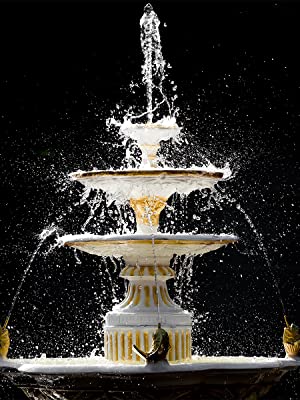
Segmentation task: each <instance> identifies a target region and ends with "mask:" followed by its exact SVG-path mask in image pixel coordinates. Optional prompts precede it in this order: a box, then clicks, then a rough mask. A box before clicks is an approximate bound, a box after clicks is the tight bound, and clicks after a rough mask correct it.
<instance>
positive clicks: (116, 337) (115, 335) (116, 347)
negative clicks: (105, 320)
mask: <svg viewBox="0 0 300 400" xmlns="http://www.w3.org/2000/svg"><path fill="white" fill-rule="evenodd" d="M118 359H119V354H118V332H115V333H114V361H118Z"/></svg>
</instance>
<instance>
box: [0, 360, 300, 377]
mask: <svg viewBox="0 0 300 400" xmlns="http://www.w3.org/2000/svg"><path fill="white" fill-rule="evenodd" d="M88 359H89V357H76V358H47V359H46V360H47V361H48V362H50V363H49V364H48V365H47V361H46V362H45V360H42V362H41V359H9V360H0V375H1V374H2V373H6V371H7V372H8V373H12V372H15V373H20V374H22V373H25V374H27V375H40V374H43V375H60V374H63V375H66V376H70V375H77V374H87V373H88V374H92V373H97V374H99V373H101V374H105V375H106V374H113V375H119V374H121V375H123V374H124V375H135V374H145V373H147V374H150V375H152V374H156V373H161V372H164V373H171V374H172V373H174V374H176V373H197V372H199V373H201V372H205V371H213V370H215V371H216V370H219V371H220V372H221V371H223V372H224V371H228V372H229V371H232V372H233V371H235V370H261V369H267V370H268V369H273V368H279V369H280V368H283V369H287V370H289V369H293V368H296V367H299V366H300V358H299V357H295V358H290V357H285V358H281V357H262V356H259V357H256V356H254V357H247V356H200V357H199V356H193V357H192V359H191V361H190V362H187V363H186V362H184V363H182V362H180V363H178V362H170V363H169V364H163V365H159V368H157V365H144V364H139V363H134V362H132V363H130V362H127V363H123V362H113V361H107V360H106V359H105V358H103V357H102V356H98V357H97V356H96V357H93V359H90V361H93V362H92V363H88V364H85V365H83V364H81V363H82V362H84V361H85V362H86V361H87V360H88ZM72 360H76V362H75V363H74V364H70V361H72ZM220 361H221V362H220ZM51 362H55V364H52V363H51Z"/></svg>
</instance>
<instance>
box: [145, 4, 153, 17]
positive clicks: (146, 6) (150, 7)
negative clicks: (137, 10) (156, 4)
mask: <svg viewBox="0 0 300 400" xmlns="http://www.w3.org/2000/svg"><path fill="white" fill-rule="evenodd" d="M144 11H145V13H147V14H149V13H151V11H153V7H152V4H151V3H148V4H146V5H145V7H144Z"/></svg>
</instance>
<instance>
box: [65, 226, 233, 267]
mask: <svg viewBox="0 0 300 400" xmlns="http://www.w3.org/2000/svg"><path fill="white" fill-rule="evenodd" d="M237 240H238V238H237V237H236V236H234V235H208V234H203V235H189V234H175V235H170V234H155V235H153V236H152V235H137V234H132V235H107V236H99V235H90V234H83V235H67V236H63V237H61V242H62V243H63V245H65V246H70V247H74V248H76V249H79V250H82V251H85V252H87V253H90V254H96V255H98V256H102V257H108V256H110V257H112V256H114V257H123V258H124V260H125V262H126V264H127V265H132V266H135V265H140V266H152V265H154V262H155V260H154V253H155V258H156V262H157V263H158V264H159V265H162V266H168V265H169V263H170V259H171V258H172V257H173V255H174V254H177V255H184V254H188V255H199V254H204V253H208V252H209V251H214V250H217V249H218V248H220V247H222V246H224V245H227V244H229V243H234V242H236V241H237ZM153 241H154V249H153V246H152V244H153Z"/></svg>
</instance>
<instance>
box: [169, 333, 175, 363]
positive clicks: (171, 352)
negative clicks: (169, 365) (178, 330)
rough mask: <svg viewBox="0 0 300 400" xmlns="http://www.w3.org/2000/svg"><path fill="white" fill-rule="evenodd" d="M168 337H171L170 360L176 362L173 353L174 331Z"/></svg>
mask: <svg viewBox="0 0 300 400" xmlns="http://www.w3.org/2000/svg"><path fill="white" fill-rule="evenodd" d="M168 335H169V340H170V349H171V351H169V353H168V359H169V361H174V357H173V351H172V348H173V334H172V331H168Z"/></svg>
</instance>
